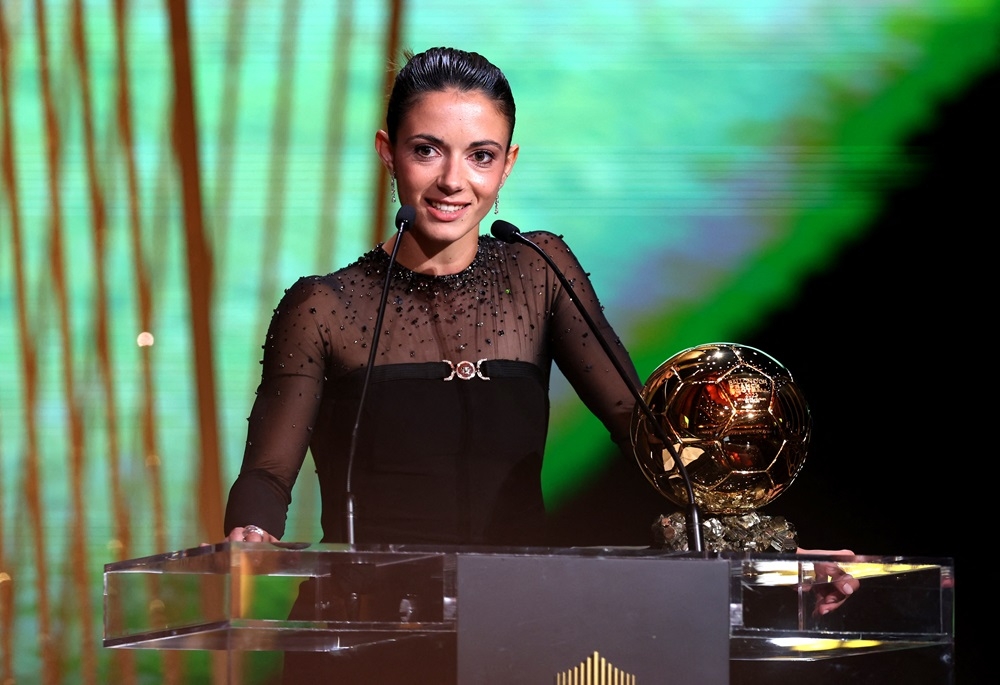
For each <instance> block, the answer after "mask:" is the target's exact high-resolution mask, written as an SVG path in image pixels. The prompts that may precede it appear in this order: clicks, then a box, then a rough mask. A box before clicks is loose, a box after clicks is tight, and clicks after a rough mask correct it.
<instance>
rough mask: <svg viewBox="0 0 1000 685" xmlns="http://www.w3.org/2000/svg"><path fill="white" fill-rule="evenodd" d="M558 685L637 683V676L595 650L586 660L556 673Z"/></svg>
mask: <svg viewBox="0 0 1000 685" xmlns="http://www.w3.org/2000/svg"><path fill="white" fill-rule="evenodd" d="M556 685H636V682H635V676H634V675H631V674H629V673H626V672H625V671H622V670H619V669H617V668H615V667H614V666H612V665H611V664H610V663H608V661H607V660H606V659H605V658H604V657H603V656H601V655H600V654H598V653H597V652H594V653H593V655H592V656H590V657H589V658H588V659H587V660H586V661H583V662H581V663H580V665H579V666H577V667H575V668H571V669H569V670H568V671H563V672H562V673H558V674H556Z"/></svg>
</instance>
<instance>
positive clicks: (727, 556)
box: [104, 542, 955, 685]
mask: <svg viewBox="0 0 1000 685" xmlns="http://www.w3.org/2000/svg"><path fill="white" fill-rule="evenodd" d="M843 573H848V574H850V575H852V576H853V577H854V578H856V579H857V580H858V581H859V583H860V585H859V587H858V589H857V590H856V591H855V592H854V593H853V594H851V596H850V597H847V598H846V599H845V600H844V601H843V602H841V603H838V605H837V606H836V608H835V609H834V610H832V611H830V612H828V613H821V612H820V611H818V608H819V607H820V606H821V603H820V600H821V598H823V597H825V596H827V595H828V594H829V592H830V579H831V578H833V577H836V576H838V575H840V574H843ZM104 581H105V593H104V594H105V597H104V600H105V603H104V646H105V647H109V648H126V649H157V650H212V651H219V650H221V651H226V652H228V653H229V654H230V655H233V654H238V653H241V652H243V653H248V652H284V653H287V652H298V653H303V652H316V653H326V654H328V655H337V654H341V653H355V654H357V653H360V652H364V651H366V650H368V651H369V652H371V653H374V652H376V651H377V652H378V653H380V654H383V655H389V657H388V658H393V657H392V655H393V654H395V653H396V652H394V651H393V650H394V649H396V648H397V647H402V649H401V650H400V651H399V652H398V653H400V654H403V653H409V654H419V653H420V652H421V650H423V649H424V648H425V647H426V648H428V649H433V650H436V652H439V653H445V654H449V655H453V660H454V661H456V662H457V665H456V666H455V668H454V670H453V672H452V673H451V675H449V678H447V679H443V680H441V681H440V682H441V683H447V682H458V683H464V682H475V683H477V685H480V684H485V683H491V682H497V683H504V685H510V684H511V683H517V682H525V683H536V682H557V680H556V679H557V678H560V677H562V678H566V679H567V680H565V682H577V680H574V678H577V679H578V678H579V677H583V676H581V675H580V673H591V672H592V671H593V669H597V668H602V669H607V673H605V675H606V676H607V677H613V678H619V679H620V680H621V682H635V683H647V682H663V680H662V678H661V677H660V676H663V674H664V673H666V672H669V676H670V679H669V682H671V683H672V685H680V684H682V683H688V682H690V683H697V684H698V685H707V684H715V683H718V684H720V685H721V684H725V683H729V684H730V685H753V684H755V683H765V682H767V683H773V682H806V681H807V680H808V682H810V685H824V684H825V683H831V684H832V683H837V682H846V680H845V679H846V678H848V677H850V678H855V679H857V680H858V681H859V682H865V683H882V682H885V683H896V682H922V683H942V684H947V683H952V682H953V667H954V664H953V658H954V652H953V643H954V608H953V603H954V599H953V597H954V585H955V583H954V571H953V564H952V562H951V560H949V559H944V560H942V559H912V558H904V557H871V556H851V557H821V556H806V555H782V554H770V553H743V552H741V553H723V554H721V555H710V556H701V555H697V556H695V555H692V554H690V553H686V552H683V553H678V552H667V551H662V550H653V549H646V548H619V547H593V548H591V547H588V548H569V549H567V548H559V549H556V548H486V549H475V548H467V547H459V548H437V547H434V548H429V547H424V546H414V545H394V546H373V547H354V548H348V547H347V546H345V545H326V544H305V543H302V544H292V543H287V544H286V543H278V544H270V543H263V542H259V543H229V542H226V543H220V544H216V545H211V546H203V547H197V548H192V549H187V550H181V551H177V552H171V553H168V554H162V555H157V556H151V557H145V558H139V559H132V560H127V561H123V562H118V563H113V564H108V565H106V566H105V573H104ZM373 650H374V651H373ZM379 650H381V651H379ZM386 650H388V651H386ZM230 658H233V657H230ZM449 658H452V657H449ZM665 668H666V669H667V671H664V670H663V669H665ZM578 671H579V672H578ZM602 672H603V671H602ZM486 674H492V675H486ZM608 674H610V675H608ZM862 676H863V677H862ZM587 677H589V676H587ZM602 677H604V676H602ZM491 678H493V679H492V680H491ZM628 678H632V680H631V681H630V680H628ZM581 682H590V681H581ZM593 682H599V681H596V680H595V681H593ZM609 682H617V681H613V680H612V681H609Z"/></svg>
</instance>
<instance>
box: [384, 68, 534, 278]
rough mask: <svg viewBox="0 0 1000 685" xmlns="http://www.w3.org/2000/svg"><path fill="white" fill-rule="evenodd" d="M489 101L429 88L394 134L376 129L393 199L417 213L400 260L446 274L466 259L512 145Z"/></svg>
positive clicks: (511, 157) (510, 161)
mask: <svg viewBox="0 0 1000 685" xmlns="http://www.w3.org/2000/svg"><path fill="white" fill-rule="evenodd" d="M494 102H495V101H494V100H493V99H492V98H491V97H490V96H489V95H487V94H486V93H484V92H482V91H476V90H474V91H464V90H460V89H458V88H456V87H449V88H448V90H444V91H434V92H430V93H427V94H425V95H424V96H423V97H421V98H419V99H418V100H416V102H414V103H413V105H412V107H411V108H410V110H409V111H408V112H407V114H406V116H404V117H403V119H402V121H401V126H400V129H399V131H397V132H396V133H395V135H393V136H391V137H390V135H389V132H388V131H379V132H378V134H377V135H376V137H375V147H376V149H377V150H378V154H379V156H380V157H381V158H382V162H383V163H384V164H385V166H386V168H387V169H388V170H389V174H390V175H391V176H392V178H393V180H394V182H395V183H396V185H397V188H398V192H399V200H400V202H401V203H403V204H410V205H413V206H414V207H415V208H416V211H417V218H416V222H415V224H414V230H413V231H412V232H411V233H410V236H411V237H412V240H406V241H404V242H403V244H401V245H400V248H399V261H400V263H401V264H403V265H405V266H407V267H409V268H412V269H413V270H415V271H420V272H422V273H433V274H438V275H446V274H451V273H455V272H457V271H461V270H462V269H464V268H465V267H467V266H468V265H469V264H470V263H471V262H472V258H473V256H474V255H475V253H476V249H477V245H478V240H479V223H480V222H481V221H482V219H483V217H484V216H485V215H486V214H487V212H488V211H489V210H490V209H491V208H495V209H496V210H497V211H498V210H499V193H500V188H501V187H502V186H503V184H504V181H506V180H507V176H508V175H510V172H511V170H512V169H513V168H514V162H515V161H517V153H518V149H519V148H518V146H517V145H512V144H510V143H509V142H505V141H509V140H510V138H511V135H512V130H511V122H509V121H508V120H507V118H506V117H504V115H503V113H502V112H501V111H500V108H499V107H497V106H496V105H495V104H494ZM394 141H395V142H394ZM392 240H395V238H393V239H392ZM391 247H392V243H391V242H390V243H388V244H387V245H386V249H391Z"/></svg>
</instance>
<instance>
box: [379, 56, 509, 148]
mask: <svg viewBox="0 0 1000 685" xmlns="http://www.w3.org/2000/svg"><path fill="white" fill-rule="evenodd" d="M404 56H405V57H406V58H407V61H406V64H404V65H403V68H402V69H400V70H399V73H397V74H396V80H395V81H394V82H393V85H392V93H391V94H390V95H389V105H388V107H387V108H386V113H385V126H386V132H387V133H388V134H389V142H391V143H393V144H395V142H396V131H397V130H399V124H400V122H402V120H403V117H404V116H405V115H406V113H407V112H408V111H409V110H410V108H411V107H413V105H414V104H415V103H416V101H417V100H419V99H420V97H421V96H422V95H424V94H425V93H433V92H439V91H443V90H447V89H449V88H457V89H458V90H461V91H465V92H470V91H476V90H478V91H482V92H483V94H484V95H486V97H488V98H490V99H491V100H493V102H494V103H495V104H496V108H497V111H498V112H500V114H501V115H503V117H504V118H505V119H507V123H509V124H510V135H511V138H513V135H514V95H513V94H512V93H511V92H510V84H509V83H507V77H506V76H504V74H503V72H502V71H500V69H499V68H497V67H496V66H495V65H494V64H492V63H491V62H490V61H489V60H488V59H486V58H485V57H483V56H482V55H480V54H478V53H475V52H465V51H464V50H456V49H455V48H430V49H429V50H426V51H424V52H421V53H419V54H416V55H414V54H412V53H409V52H407V53H405V55H404ZM510 140H511V139H508V140H507V144H508V145H510Z"/></svg>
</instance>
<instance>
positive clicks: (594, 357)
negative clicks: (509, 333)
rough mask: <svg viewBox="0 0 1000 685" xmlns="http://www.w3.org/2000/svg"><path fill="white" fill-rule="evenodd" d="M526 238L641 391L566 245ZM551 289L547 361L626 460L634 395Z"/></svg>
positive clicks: (558, 291) (568, 304)
mask: <svg viewBox="0 0 1000 685" xmlns="http://www.w3.org/2000/svg"><path fill="white" fill-rule="evenodd" d="M526 235H527V236H529V237H530V238H531V240H532V241H533V242H535V243H536V244H537V245H538V246H539V247H541V248H542V249H543V250H545V252H546V253H547V254H548V255H549V256H550V257H551V258H552V261H553V262H554V263H555V264H556V265H557V266H558V268H559V269H560V270H561V271H562V273H563V274H564V275H565V276H566V279H567V280H568V281H569V283H570V285H571V286H572V288H573V293H575V295H576V298H577V300H578V301H579V302H580V304H581V305H582V306H583V307H584V308H585V309H586V311H587V313H588V314H589V315H590V318H591V320H592V321H593V322H594V323H595V324H596V326H597V329H598V332H599V333H600V335H601V336H603V337H604V339H605V340H606V341H607V342H608V344H609V347H610V348H611V349H612V351H613V353H614V354H615V356H616V358H617V359H618V361H619V363H620V365H621V367H622V368H623V369H624V370H625V372H626V374H627V375H628V377H629V381H630V382H631V383H633V384H635V385H634V387H635V388H639V387H641V383H640V381H639V377H638V373H637V372H636V369H635V365H634V364H633V363H632V359H631V358H630V357H629V354H628V351H627V350H626V348H625V346H624V345H623V344H622V342H621V340H620V339H619V337H618V335H617V334H616V333H615V331H614V329H613V328H612V327H611V324H610V323H609V322H608V320H607V317H606V316H605V315H604V310H603V307H602V306H601V303H600V301H599V299H598V297H597V294H596V293H595V292H594V288H593V285H592V284H591V281H590V276H589V274H588V273H587V272H585V271H584V270H583V267H582V266H581V265H580V263H579V261H578V260H577V258H576V257H575V256H574V255H573V253H572V252H571V251H570V249H569V246H568V245H567V244H566V242H565V241H564V240H563V239H562V238H561V237H560V236H556V235H554V234H552V233H548V232H544V231H538V232H534V233H530V234H526ZM552 288H553V290H554V293H555V295H554V298H553V301H552V305H551V306H552V309H551V316H552V325H551V327H550V334H549V343H550V345H551V350H552V358H553V360H554V361H555V363H556V365H557V366H558V367H559V370H560V371H562V373H563V375H564V376H566V379H567V380H568V381H569V382H570V384H571V385H572V386H573V389H574V390H575V391H576V392H577V394H578V395H579V396H580V399H581V400H582V401H583V403H584V404H585V405H586V406H587V408H588V409H589V410H590V411H591V412H593V414H594V415H595V416H597V418H599V419H600V420H601V422H602V423H603V424H604V426H605V427H606V428H607V429H608V432H609V433H610V434H611V439H612V440H613V441H614V442H615V443H616V444H617V445H618V447H619V449H620V450H621V451H622V453H623V454H625V455H627V456H631V455H632V447H631V440H630V437H629V423H630V421H631V416H632V410H633V408H634V407H635V396H634V395H633V394H632V391H631V390H630V389H629V386H628V385H626V383H625V382H624V381H623V380H622V378H621V376H620V375H619V373H618V370H617V369H616V368H615V366H614V364H613V363H612V362H611V360H610V359H609V358H608V355H607V353H606V352H605V350H604V347H603V346H602V345H601V343H600V342H599V341H598V340H597V339H596V337H595V335H594V333H593V332H592V331H591V330H590V326H589V325H588V323H587V321H586V319H585V318H584V317H583V316H582V315H581V314H580V310H579V308H578V307H577V305H576V304H575V303H574V302H573V301H572V298H571V297H570V293H568V292H566V290H565V288H564V287H563V286H562V284H561V283H560V282H558V281H557V282H555V283H553V284H552Z"/></svg>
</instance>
